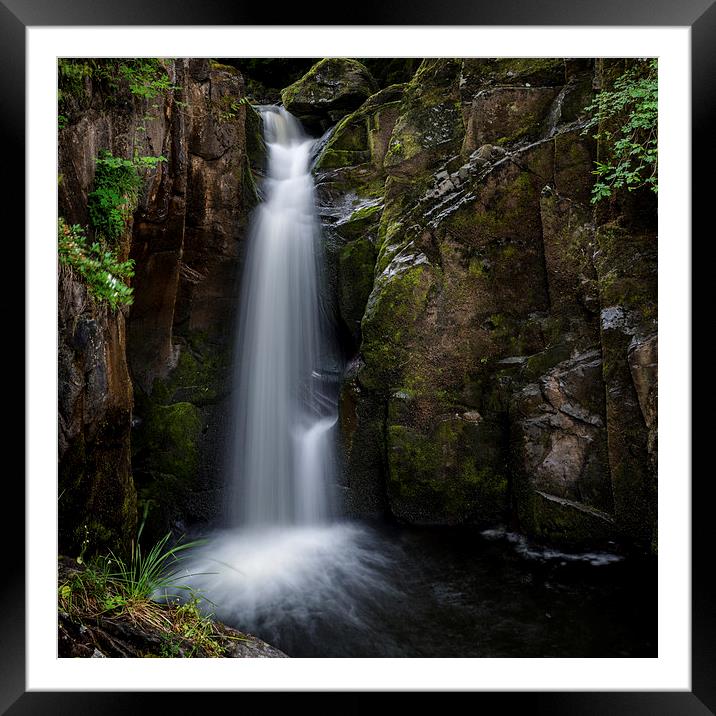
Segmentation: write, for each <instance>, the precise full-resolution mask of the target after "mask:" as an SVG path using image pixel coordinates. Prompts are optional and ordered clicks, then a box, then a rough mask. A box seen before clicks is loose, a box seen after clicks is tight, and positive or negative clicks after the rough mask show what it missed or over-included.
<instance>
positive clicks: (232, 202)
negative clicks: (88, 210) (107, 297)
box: [128, 60, 263, 531]
mask: <svg viewBox="0 0 716 716" xmlns="http://www.w3.org/2000/svg"><path fill="white" fill-rule="evenodd" d="M184 71H185V73H186V74H185V84H184V85H183V87H184V89H183V97H182V100H181V101H183V102H186V104H187V106H188V107H190V108H191V112H190V113H186V114H185V113H183V112H182V113H179V114H178V116H176V118H175V121H174V123H173V124H172V129H173V132H174V134H173V136H171V135H170V137H169V138H168V142H171V144H170V145H169V146H168V147H167V148H168V149H169V150H170V157H171V159H170V162H169V167H168V172H167V175H166V177H165V178H164V182H163V183H162V184H161V185H160V186H159V187H158V188H157V191H156V193H154V194H153V195H151V197H150V200H149V201H148V202H147V204H146V206H144V207H142V208H141V210H140V215H139V218H138V220H137V222H136V224H135V232H134V237H133V251H132V255H133V257H135V259H136V262H137V267H138V270H137V275H136V277H135V280H134V285H135V290H136V292H137V299H136V301H135V304H134V305H133V306H132V311H131V313H130V320H129V341H128V354H129V360H130V366H131V369H132V374H133V376H134V377H135V380H136V393H137V398H136V405H135V421H136V427H135V429H134V432H133V466H134V474H135V480H136V483H137V487H138V490H139V495H140V498H142V499H143V500H145V501H147V502H148V503H149V505H150V507H151V509H153V510H154V517H155V524H157V525H161V526H162V527H161V528H162V529H164V530H165V531H166V529H167V528H168V527H170V526H172V525H181V524H187V523H192V522H207V521H210V520H212V519H213V518H215V517H216V515H217V510H218V509H220V508H219V505H220V499H221V492H222V488H223V481H224V478H225V475H224V472H223V456H224V454H225V448H224V440H225V438H226V424H227V420H228V415H229V405H228V402H227V396H228V390H229V383H230V366H231V349H232V339H233V326H234V309H235V303H236V300H235V299H236V297H237V295H238V294H237V289H238V281H237V278H238V277H239V275H240V268H241V261H242V257H243V248H244V245H243V240H244V237H245V232H246V228H247V225H248V215H249V213H250V210H251V209H252V208H253V206H254V205H255V203H256V201H257V196H256V189H255V185H254V180H253V173H254V172H257V173H258V172H260V171H261V169H262V166H263V146H262V139H261V128H260V118H259V117H258V115H257V114H256V112H255V111H254V110H253V109H252V108H251V107H250V106H249V105H248V104H246V103H243V102H241V99H242V97H243V90H244V85H243V78H242V77H241V75H240V74H239V73H238V72H237V71H236V70H234V69H233V68H228V67H225V66H218V67H217V66H212V65H211V64H210V63H208V62H207V61H205V60H191V61H189V62H187V63H186V65H185V66H184ZM157 307H160V310H159V311H157ZM157 529H159V527H157Z"/></svg>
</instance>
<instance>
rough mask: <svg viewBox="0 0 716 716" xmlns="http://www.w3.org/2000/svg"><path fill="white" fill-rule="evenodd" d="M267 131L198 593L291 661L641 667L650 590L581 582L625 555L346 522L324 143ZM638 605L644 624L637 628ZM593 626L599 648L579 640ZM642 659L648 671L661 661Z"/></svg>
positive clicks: (274, 126) (281, 128) (284, 118)
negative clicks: (317, 176) (635, 642)
mask: <svg viewBox="0 0 716 716" xmlns="http://www.w3.org/2000/svg"><path fill="white" fill-rule="evenodd" d="M262 116H263V122H264V134H265V138H266V142H267V147H268V154H269V156H268V174H267V177H266V180H265V182H264V185H263V194H264V197H265V200H264V201H263V203H262V204H261V205H260V206H259V207H257V211H256V214H255V217H254V220H253V224H252V228H251V232H250V239H249V240H250V244H249V251H248V256H247V263H246V268H245V274H244V280H243V287H242V289H243V291H242V296H241V305H240V330H239V335H238V343H237V350H236V360H237V368H236V374H235V381H234V389H233V394H232V395H233V402H234V405H235V410H234V420H233V425H232V442H231V454H230V460H229V470H228V473H229V474H228V480H229V488H230V489H229V494H230V496H231V497H230V499H229V500H228V501H227V503H228V504H227V513H228V514H227V517H228V520H227V521H228V526H227V527H225V528H224V529H221V530H216V531H214V532H212V533H211V534H209V535H205V536H206V537H207V540H206V543H205V544H204V545H203V546H202V547H200V548H199V549H196V550H193V551H192V553H191V554H192V556H191V559H190V560H188V562H187V564H186V576H185V578H183V579H182V580H181V581H182V583H183V584H185V585H187V586H191V587H193V588H194V589H196V590H197V591H198V593H199V594H200V595H202V596H204V597H205V598H206V599H207V600H208V605H207V607H206V608H207V611H210V612H214V613H215V614H216V616H217V617H218V618H219V619H221V620H222V621H224V622H226V623H228V624H230V625H232V626H235V627H237V628H239V629H243V630H246V631H249V632H252V633H254V634H256V635H258V636H260V637H262V638H264V639H266V640H268V641H270V642H271V643H272V644H274V645H275V646H277V647H279V648H280V649H283V650H284V651H286V652H287V653H288V654H290V655H291V656H547V655H550V656H565V655H569V656H577V655H579V656H604V655H612V654H615V653H622V652H621V651H620V649H622V648H623V647H622V645H623V644H626V645H627V652H628V653H629V649H632V646H630V641H629V640H630V639H631V636H630V635H631V634H632V632H631V626H630V627H629V629H625V630H624V631H623V633H624V634H626V636H623V635H622V634H621V633H620V632H619V629H618V628H616V626H615V621H616V619H617V615H619V614H622V613H623V614H624V618H623V620H622V621H623V622H624V623H625V624H630V622H631V621H634V620H639V619H641V620H642V621H644V618H643V617H642V614H643V612H644V609H643V605H644V603H645V601H646V600H643V599H641V598H639V596H638V595H639V589H638V587H637V586H635V585H639V584H641V582H642V581H643V580H642V579H641V577H640V575H639V574H638V573H635V576H634V579H633V583H632V582H629V581H628V580H626V581H625V583H624V589H623V591H621V592H620V591H616V592H614V593H612V591H610V589H611V587H609V585H607V587H605V588H602V587H601V586H600V582H599V580H598V579H597V580H594V581H593V582H592V583H590V582H587V583H586V584H585V580H586V579H587V576H586V575H585V573H584V571H583V570H580V566H579V565H580V564H582V563H583V562H584V560H587V561H588V562H590V563H591V564H608V563H609V562H610V561H612V560H611V559H610V557H609V555H606V556H605V555H600V554H586V555H571V556H568V555H564V554H562V553H560V552H556V551H552V553H547V552H544V551H540V550H532V549H531V548H530V547H529V546H528V545H527V544H526V543H525V544H522V543H521V542H519V539H517V542H516V543H517V544H518V546H519V548H520V549H521V550H522V552H523V553H524V558H520V557H517V556H514V557H512V558H510V556H509V552H506V550H505V549H504V547H501V546H499V544H498V543H497V542H495V543H493V544H490V543H489V542H488V543H487V544H485V543H484V541H482V542H480V541H479V538H478V537H475V536H474V535H473V536H472V537H469V536H468V535H467V534H466V533H465V534H464V533H456V534H455V535H454V536H452V537H451V536H447V535H443V537H442V538H440V537H439V536H436V535H435V534H434V533H431V534H429V535H427V534H424V533H420V532H415V531H412V532H411V531H409V530H405V529H397V528H393V529H392V530H388V531H386V530H382V531H381V530H379V529H370V528H367V527H365V526H360V525H358V524H356V523H355V522H353V523H351V522H346V521H340V520H339V519H337V518H336V516H335V515H333V514H332V512H331V509H330V502H331V501H330V499H329V495H330V492H331V488H332V487H333V482H334V477H335V475H334V448H333V445H334V442H335V435H334V426H335V424H336V415H337V410H336V404H337V399H336V396H337V390H338V381H337V377H338V371H337V368H338V366H337V361H336V359H335V356H334V352H333V350H332V342H331V339H330V329H329V322H328V321H327V320H326V319H325V316H324V312H323V311H322V309H321V305H322V301H321V295H322V289H321V274H322V266H321V262H320V257H321V255H322V249H321V244H320V238H321V236H320V230H319V224H318V221H317V218H316V210H315V206H314V186H313V180H312V177H311V174H310V164H311V160H312V158H313V156H314V154H315V152H316V149H317V148H318V147H319V144H318V143H316V142H314V141H313V140H310V139H308V138H307V137H305V135H303V133H302V131H301V128H300V125H299V124H298V122H297V121H296V120H295V119H294V118H293V117H292V116H291V115H290V114H288V113H287V112H285V111H284V110H281V109H279V108H276V107H271V108H262ZM485 536H486V537H488V538H489V539H490V540H494V539H496V538H498V537H500V534H498V533H497V532H495V531H494V530H493V531H492V532H491V533H489V534H488V533H486V535H485ZM502 537H506V538H507V539H509V540H510V541H514V540H515V539H516V536H514V535H510V533H505V534H503V535H502ZM527 559H529V560H532V561H531V562H528V561H527ZM575 560H576V561H575ZM545 563H546V564H545ZM549 565H552V566H549ZM561 565H567V566H564V567H562V566H561ZM618 566H619V565H618V564H617V567H618ZM568 569H569V570H571V571H570V572H568V573H567V574H566V575H565V576H564V577H562V576H561V575H563V574H564V572H565V570H568ZM628 574H629V575H631V572H628ZM554 584H557V585H559V587H558V588H555V586H554ZM610 594H611V595H612V598H613V599H614V607H613V608H610V609H606V610H605V609H604V608H603V601H604V598H605V597H608V596H609V595H610ZM634 594H636V595H637V596H636V597H633V595H634ZM630 600H631V601H630ZM630 603H631V604H633V605H635V606H636V607H637V608H638V612H634V613H631V612H629V611H628V609H627V610H626V611H625V604H630ZM547 605H548V608H549V612H550V613H546V609H547ZM552 613H553V614H554V615H559V614H561V615H562V618H561V619H558V618H555V619H552V618H551V614H552ZM590 614H591V616H590ZM647 616H648V614H647ZM590 619H591V620H592V621H593V622H594V625H595V626H594V629H593V632H592V633H593V637H592V639H591V641H590V640H585V638H584V636H585V632H584V630H578V631H577V632H574V629H573V625H574V624H575V623H578V622H585V621H586V622H590ZM604 619H606V622H604V623H602V621H600V620H604ZM560 625H564V626H563V627H561V626H560ZM560 629H562V631H560ZM524 634H532V635H533V638H531V639H530V640H529V641H525V640H524V639H523V638H522V636H523V635H524ZM613 634H616V637H615V641H614V643H612V642H611V641H610V639H611V638H612V637H611V636H610V635H613ZM602 636H604V640H603V641H602V640H601V639H602ZM646 643H647V644H648V642H646ZM616 645H619V646H616ZM639 648H642V649H643V647H642V646H637V650H636V651H635V652H634V655H635V656H639V655H651V654H650V653H644V654H642V653H641V652H639V651H638V649H639ZM647 652H648V650H647Z"/></svg>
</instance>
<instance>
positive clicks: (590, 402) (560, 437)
mask: <svg viewBox="0 0 716 716" xmlns="http://www.w3.org/2000/svg"><path fill="white" fill-rule="evenodd" d="M603 394H604V387H603V383H602V360H601V353H600V351H599V349H593V350H590V351H587V352H585V353H581V354H578V355H577V356H575V357H573V358H570V359H568V360H566V361H563V362H562V363H559V364H558V365H557V366H555V367H554V368H552V369H551V370H550V371H548V372H547V373H546V374H545V375H543V376H541V377H540V379H539V382H538V383H536V384H535V383H532V384H528V385H527V386H525V387H524V388H523V389H522V390H521V391H520V392H519V393H517V394H516V395H515V397H514V398H513V404H512V408H511V410H510V416H511V421H512V427H511V434H512V438H511V446H512V451H513V455H514V465H515V470H516V472H515V496H516V506H517V516H518V519H519V520H520V526H521V528H522V529H523V530H524V531H525V532H526V533H527V534H529V535H530V536H532V537H535V538H538V539H540V538H542V539H549V540H551V541H559V542H562V543H563V544H575V543H580V542H591V543H593V544H596V543H598V542H599V541H600V540H605V539H607V538H609V537H610V536H611V537H613V536H614V535H615V534H616V529H615V528H614V525H613V522H614V519H613V513H614V504H613V498H612V493H611V481H610V470H609V462H608V458H607V432H606V416H605V414H604V407H603V403H602V399H601V396H602V395H603ZM560 509H563V510H564V511H565V515H564V519H563V520H561V521H560V516H559V511H560ZM545 510H547V511H548V512H549V515H550V516H549V518H548V519H547V518H546V517H545V515H544V511H545ZM593 528H596V531H595V532H594V533H592V532H591V530H592V529H593Z"/></svg>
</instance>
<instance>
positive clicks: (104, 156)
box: [87, 149, 166, 241]
mask: <svg viewBox="0 0 716 716" xmlns="http://www.w3.org/2000/svg"><path fill="white" fill-rule="evenodd" d="M165 161H166V158H165V157H163V156H159V157H139V156H135V157H134V159H122V158H121V157H115V156H112V153H111V152H109V151H107V150H106V149H102V150H101V151H100V153H99V156H98V157H97V159H96V160H95V165H96V169H95V177H94V189H93V190H92V192H90V194H89V195H88V197H87V208H88V210H89V218H90V224H91V225H92V227H93V228H94V229H95V231H96V232H97V233H98V234H100V235H102V236H104V237H105V238H107V239H108V240H110V241H117V240H119V238H120V237H121V236H122V234H123V233H124V230H125V228H126V226H127V222H128V221H129V219H130V218H131V217H132V214H133V213H134V210H135V209H136V208H137V201H138V198H139V188H140V186H141V185H142V173H141V172H143V171H144V170H146V169H154V168H156V166H157V165H158V164H159V163H160V162H165Z"/></svg>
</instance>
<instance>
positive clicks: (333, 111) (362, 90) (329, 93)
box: [281, 58, 378, 134]
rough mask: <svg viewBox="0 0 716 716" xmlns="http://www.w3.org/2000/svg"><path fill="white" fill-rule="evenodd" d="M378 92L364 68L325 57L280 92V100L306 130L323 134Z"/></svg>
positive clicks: (348, 60)
mask: <svg viewBox="0 0 716 716" xmlns="http://www.w3.org/2000/svg"><path fill="white" fill-rule="evenodd" d="M377 90H378V87H377V85H376V84H375V80H374V79H373V77H372V76H371V74H370V72H369V71H368V69H367V68H366V67H365V65H362V64H361V63H360V62H358V61H357V60H352V59H346V58H327V59H323V60H321V61H320V62H317V63H316V64H315V65H314V66H313V67H311V69H310V70H309V71H308V72H307V73H306V74H305V75H303V77H301V78H300V79H298V80H296V82H294V83H293V84H292V85H290V86H289V87H286V88H285V89H283V90H281V101H282V102H283V104H284V106H285V107H286V109H287V110H288V111H289V112H291V114H294V115H295V116H297V117H298V118H299V119H300V120H301V121H302V122H303V123H304V125H305V126H306V128H307V129H308V130H309V131H316V132H317V133H318V134H322V133H323V132H324V131H325V130H326V129H328V127H330V126H331V125H332V124H335V123H336V122H337V121H338V120H340V119H341V118H342V117H344V116H345V115H347V114H350V113H351V112H352V111H353V110H355V109H358V107H360V105H362V104H363V102H365V100H367V99H368V97H370V96H371V95H372V94H374V93H375V92H377Z"/></svg>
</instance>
